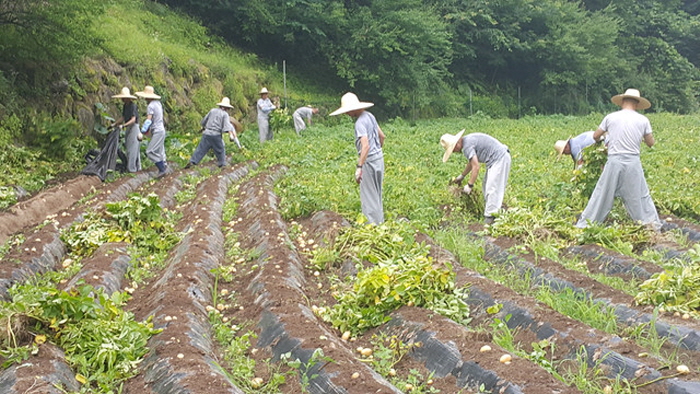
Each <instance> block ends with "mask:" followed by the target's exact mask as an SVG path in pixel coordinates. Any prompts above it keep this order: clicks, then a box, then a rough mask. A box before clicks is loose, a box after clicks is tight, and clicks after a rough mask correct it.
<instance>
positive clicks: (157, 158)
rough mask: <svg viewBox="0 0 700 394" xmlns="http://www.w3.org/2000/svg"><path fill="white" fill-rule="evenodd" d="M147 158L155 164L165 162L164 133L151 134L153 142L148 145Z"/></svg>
mask: <svg viewBox="0 0 700 394" xmlns="http://www.w3.org/2000/svg"><path fill="white" fill-rule="evenodd" d="M146 156H148V158H149V159H150V160H151V161H152V162H154V163H158V162H161V161H165V159H166V157H165V132H164V131H158V132H155V133H153V132H151V142H149V143H148V148H146Z"/></svg>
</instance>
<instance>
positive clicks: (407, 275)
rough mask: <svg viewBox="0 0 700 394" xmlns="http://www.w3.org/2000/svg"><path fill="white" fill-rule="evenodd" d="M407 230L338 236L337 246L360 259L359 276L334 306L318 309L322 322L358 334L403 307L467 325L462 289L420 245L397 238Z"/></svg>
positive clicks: (392, 227)
mask: <svg viewBox="0 0 700 394" xmlns="http://www.w3.org/2000/svg"><path fill="white" fill-rule="evenodd" d="M411 231H412V230H411V229H410V227H409V226H408V225H406V224H401V223H394V222H389V223H384V224H382V225H379V226H374V225H360V226H357V227H353V228H350V229H347V230H345V232H344V234H347V233H351V234H349V235H346V236H345V237H343V238H341V236H339V240H338V241H336V244H335V245H337V246H338V250H344V251H345V252H342V254H347V253H350V255H351V256H353V258H355V259H358V264H357V267H358V268H359V271H358V273H357V277H356V278H355V279H354V280H351V281H350V282H348V283H346V284H345V286H344V287H343V288H342V289H341V290H340V291H339V292H338V293H337V296H336V299H337V304H335V305H333V306H332V307H331V308H330V309H328V310H326V309H321V310H322V311H323V312H322V313H321V314H322V317H323V319H324V320H326V321H328V322H330V323H331V324H333V326H334V327H336V328H338V329H339V330H340V331H341V332H345V331H350V332H352V333H355V334H357V333H360V332H363V331H364V330H366V329H369V328H371V327H376V326H378V325H381V324H382V323H385V322H386V321H387V320H388V319H389V318H388V316H386V313H388V312H391V311H392V310H395V309H397V308H399V307H400V306H402V305H416V306H419V307H424V308H426V309H430V310H433V311H435V312H437V313H439V314H441V315H443V316H446V317H449V318H451V319H453V320H455V321H457V322H460V323H465V324H466V323H467V322H468V321H469V307H468V306H467V304H466V303H465V302H464V301H463V299H464V292H465V289H458V288H456V287H455V283H454V276H455V274H454V272H453V271H452V269H451V267H450V266H443V265H438V264H437V263H435V262H434V261H433V260H432V258H431V257H429V256H427V252H428V249H427V248H426V247H425V246H424V245H420V244H418V243H416V242H415V240H414V239H413V238H412V237H410V238H409V237H406V238H404V237H402V236H401V235H400V234H406V233H407V232H411ZM375 240H376V243H375ZM362 264H368V266H367V267H363V265H362ZM326 312H327V313H326Z"/></svg>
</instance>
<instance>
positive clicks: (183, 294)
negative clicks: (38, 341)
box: [0, 163, 700, 394]
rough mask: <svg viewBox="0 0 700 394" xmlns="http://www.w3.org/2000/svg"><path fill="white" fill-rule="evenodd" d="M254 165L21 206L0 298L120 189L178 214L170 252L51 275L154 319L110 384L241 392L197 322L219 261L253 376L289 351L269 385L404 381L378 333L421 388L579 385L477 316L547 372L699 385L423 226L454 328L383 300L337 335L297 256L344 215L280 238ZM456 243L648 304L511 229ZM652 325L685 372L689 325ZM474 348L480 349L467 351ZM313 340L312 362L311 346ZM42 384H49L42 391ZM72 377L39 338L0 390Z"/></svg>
mask: <svg viewBox="0 0 700 394" xmlns="http://www.w3.org/2000/svg"><path fill="white" fill-rule="evenodd" d="M255 167H256V165H255V163H244V164H241V165H238V166H234V167H231V168H227V169H225V170H224V171H222V172H221V173H218V174H217V175H215V176H211V177H210V178H208V179H205V180H203V181H202V182H201V184H199V185H198V187H197V191H196V196H195V198H194V199H193V200H191V201H189V202H187V203H186V204H182V205H177V203H176V202H175V200H174V195H175V193H177V191H179V190H181V188H182V179H183V177H184V176H185V175H187V174H191V173H192V172H193V171H195V170H189V171H176V172H175V173H173V174H171V175H169V176H167V177H165V178H163V179H160V180H157V181H155V180H153V179H152V174H150V173H144V174H140V175H138V176H136V177H133V178H123V179H120V180H119V181H117V182H115V183H111V184H104V185H99V186H100V187H99V188H95V189H94V190H93V191H92V193H93V194H94V196H93V197H92V198H90V199H87V201H82V200H85V198H84V197H85V193H83V194H80V193H73V194H70V195H74V196H75V198H74V201H73V203H72V204H70V205H69V206H64V204H62V205H59V206H57V207H54V208H51V209H49V210H46V211H44V212H43V213H42V215H43V217H44V219H45V218H46V217H47V216H49V221H48V222H47V223H42V222H43V221H44V220H40V217H41V216H42V215H34V216H35V217H37V218H38V219H34V220H29V221H27V222H26V223H24V224H22V225H21V227H16V228H15V229H19V230H20V231H23V232H24V234H25V237H24V238H26V241H25V242H24V243H22V244H21V245H17V247H15V248H13V249H12V250H11V251H10V252H9V253H8V254H6V256H5V258H3V261H2V262H1V263H0V290H1V291H2V294H3V296H5V297H6V291H7V288H9V287H10V286H11V285H12V284H13V283H16V282H18V281H24V280H26V279H27V278H29V277H30V276H31V275H33V274H36V273H41V272H46V271H48V270H55V269H60V268H61V267H62V264H65V260H64V257H65V246H64V245H63V244H62V242H61V240H60V238H59V237H58V234H59V232H60V231H61V229H65V228H67V227H68V226H70V224H71V223H73V221H75V220H80V218H81V216H82V215H84V214H85V213H87V212H89V211H91V210H99V209H102V208H103V204H104V203H105V202H108V201H118V200H121V199H125V198H126V196H127V194H128V193H130V192H133V191H139V192H142V193H148V192H155V193H156V194H158V195H159V197H160V199H161V204H162V205H163V206H164V207H168V208H169V209H176V210H178V211H179V212H181V213H182V219H180V221H179V223H178V229H179V230H181V231H182V232H183V233H184V234H185V236H184V238H183V239H182V241H181V242H180V243H179V244H178V245H176V246H175V248H173V250H172V251H171V252H170V255H169V258H168V260H167V264H166V267H165V268H164V269H163V270H162V271H161V272H158V273H157V274H156V276H155V278H154V279H153V280H151V281H149V282H147V283H145V284H142V285H140V286H138V287H136V286H134V284H132V283H127V282H126V280H125V275H126V272H127V271H128V269H129V267H130V261H131V257H130V256H129V255H128V251H127V246H128V245H125V244H119V243H114V244H105V245H102V246H101V247H100V248H99V249H98V251H97V252H95V254H94V255H93V256H92V257H91V258H89V259H85V260H84V261H83V268H82V269H81V271H80V272H79V273H78V274H77V275H76V276H75V277H73V278H72V279H71V280H70V281H68V282H67V283H65V284H64V285H65V288H70V287H71V286H74V285H75V284H76V283H77V281H78V280H80V279H82V280H84V281H86V282H87V283H90V284H93V285H95V286H98V287H102V288H104V289H105V290H106V291H108V292H114V291H120V290H121V291H123V290H124V289H125V288H127V287H130V288H134V287H136V289H135V290H134V291H133V292H132V293H133V298H132V299H131V300H130V301H129V303H128V305H127V309H128V310H130V311H132V312H133V313H134V314H135V316H136V318H137V319H139V320H143V319H146V318H147V317H149V316H153V321H154V323H155V326H156V327H157V328H161V329H163V331H162V332H161V333H160V334H157V335H156V336H154V337H152V338H151V340H150V341H149V349H150V351H149V354H148V355H147V356H146V358H145V360H144V361H143V362H142V363H141V365H140V370H141V372H140V374H139V375H138V376H136V377H135V378H134V379H131V380H130V381H128V382H127V384H126V385H125V386H124V388H123V392H124V393H159V394H161V393H207V394H217V393H242V392H243V390H241V388H240V387H237V386H236V384H235V383H234V381H233V380H232V379H231V377H230V372H229V369H228V368H229V367H230V366H227V365H226V362H225V360H223V359H222V356H221V349H220V348H219V345H218V344H216V343H215V342H214V341H213V340H212V328H211V326H210V324H209V320H208V314H209V313H210V311H211V307H212V304H213V299H212V289H213V288H214V281H215V280H217V279H216V278H215V276H214V273H213V272H212V270H213V269H215V268H217V267H221V266H232V265H233V266H235V267H236V272H237V273H236V275H235V278H234V280H233V281H231V282H223V281H220V282H218V283H217V285H216V289H217V291H223V290H225V291H226V292H228V293H230V294H235V295H236V305H235V307H232V308H228V307H226V308H222V311H221V312H222V315H223V316H224V317H225V318H227V319H231V321H235V322H238V323H240V324H242V325H246V326H247V327H249V328H250V329H252V330H254V331H255V333H256V337H257V339H256V341H254V343H253V346H254V347H253V348H252V349H250V351H249V353H248V356H249V357H250V358H252V359H255V360H256V361H257V362H259V363H260V365H261V368H260V372H259V377H260V378H262V379H263V381H266V380H267V379H268V378H269V376H270V374H271V371H269V370H268V368H267V367H264V366H265V365H267V364H265V363H266V362H268V361H267V360H270V361H269V362H271V363H272V365H276V366H277V368H281V369H282V370H290V369H291V368H290V367H289V366H288V365H286V364H285V362H284V358H285V357H290V355H291V359H297V360H299V361H300V366H299V367H298V368H297V369H296V370H295V369H291V370H292V372H293V375H288V376H294V379H288V381H287V382H286V383H285V384H283V385H282V386H281V387H280V390H281V391H282V392H283V393H299V392H304V391H305V392H309V393H401V392H410V391H411V390H410V389H409V388H408V387H397V386H395V385H393V384H392V383H391V382H390V379H389V378H388V377H385V376H382V375H381V374H380V373H379V372H378V371H376V370H375V369H373V368H372V364H371V362H368V360H367V359H366V358H365V357H363V356H361V355H359V354H358V353H357V351H356V348H357V347H358V346H359V347H363V346H364V347H368V346H371V341H372V340H373V338H376V336H378V335H387V336H395V337H398V338H400V339H401V340H402V341H403V342H404V343H411V344H420V346H416V347H413V348H412V350H411V351H410V352H409V353H408V354H407V357H406V358H404V359H402V360H401V361H400V362H399V363H398V364H396V366H395V367H396V371H397V375H398V376H408V375H409V374H410V373H412V371H417V372H418V373H420V375H421V376H423V377H425V379H426V381H427V380H430V384H429V386H430V387H432V388H433V390H435V391H434V392H436V391H438V390H439V392H443V393H457V392H461V393H477V392H480V389H481V390H485V391H486V392H493V393H496V392H498V393H537V394H539V393H560V394H561V393H576V392H579V390H577V389H576V388H573V387H570V386H567V385H565V384H564V383H562V382H561V381H560V380H558V379H557V378H556V377H555V375H554V374H553V371H550V370H547V369H545V368H543V367H541V366H540V365H538V364H537V363H535V362H533V361H530V360H529V359H527V358H524V357H518V356H517V355H515V354H512V361H511V362H510V363H508V364H505V363H502V362H500V361H499V358H500V356H501V355H503V354H506V353H509V352H507V351H506V350H504V349H502V348H500V347H499V346H497V345H496V344H495V343H494V338H493V334H492V328H493V327H494V325H496V324H498V323H499V322H503V323H504V324H505V325H507V327H508V328H509V329H510V330H511V331H512V333H513V335H514V338H515V341H516V342H517V343H519V344H521V345H522V346H523V348H524V350H525V351H528V352H529V351H532V350H533V347H532V344H533V343H537V342H539V341H542V340H547V341H549V342H550V343H553V344H555V346H553V347H552V349H553V351H552V358H553V360H555V361H557V362H559V363H558V365H559V367H558V368H559V369H560V370H559V371H558V372H559V373H561V372H563V369H565V368H566V366H568V365H573V364H574V363H576V362H577V360H578V359H579V358H582V359H583V360H584V361H585V362H586V363H588V365H589V366H590V367H591V368H597V369H599V370H600V371H602V373H604V374H605V375H607V376H608V377H609V378H610V379H611V381H614V380H616V379H626V380H628V381H630V382H633V384H634V385H640V387H639V388H638V391H639V392H641V393H673V394H682V393H698V392H700V379H699V376H698V374H697V372H694V373H692V374H690V375H684V376H682V377H673V376H672V375H673V373H674V371H673V370H671V369H669V368H668V365H667V363H665V360H663V359H657V358H654V357H644V356H642V355H643V354H649V353H650V352H649V349H645V348H644V347H642V346H640V345H639V344H637V343H635V342H633V341H630V340H627V339H625V338H622V337H620V336H618V335H615V334H609V333H604V332H601V331H599V330H596V329H593V328H591V327H590V326H587V325H586V324H584V323H581V322H578V321H575V320H573V319H571V318H569V317H567V316H564V315H562V314H560V313H558V312H556V311H554V310H552V309H551V308H549V307H546V306H544V305H543V304H541V303H539V302H537V301H536V300H535V299H534V298H532V297H530V296H526V295H521V294H518V293H516V292H514V291H513V290H511V289H509V288H507V287H504V286H502V285H500V284H498V283H495V282H494V281H492V280H489V279H487V278H485V277H483V276H482V275H480V274H479V273H477V272H473V271H470V270H468V269H465V268H462V267H461V264H460V263H459V261H458V259H457V258H456V257H455V256H454V255H452V254H451V253H450V252H449V251H447V250H445V249H444V248H442V247H440V246H439V245H438V244H436V243H435V242H434V241H432V240H431V239H430V238H429V237H428V236H427V235H424V234H418V235H417V237H418V239H419V240H420V241H422V242H426V243H428V244H430V245H431V254H432V256H433V258H434V259H435V260H436V261H438V262H447V263H450V264H452V265H453V266H454V267H455V268H454V269H455V273H456V275H457V282H458V284H460V285H464V286H469V288H470V292H469V296H468V298H467V299H466V301H467V302H468V303H469V305H470V307H471V310H472V317H473V321H472V322H471V323H470V324H469V326H462V325H459V324H457V323H455V322H453V321H451V320H449V319H446V318H443V317H441V316H439V315H437V314H435V313H433V312H430V311H428V310H425V309H422V308H416V307H409V306H405V307H402V308H401V309H399V310H397V311H395V312H394V313H392V314H391V320H390V321H389V322H388V323H386V324H385V325H383V326H380V327H378V328H376V329H374V330H372V331H370V332H368V333H366V334H364V335H362V336H360V337H357V338H351V339H344V338H342V337H341V336H342V333H340V332H337V330H335V329H333V328H332V327H331V326H329V325H328V324H327V323H325V322H323V321H321V320H320V318H318V317H317V315H316V314H315V313H314V307H316V306H323V305H325V306H328V305H331V304H332V303H333V302H334V299H333V296H332V291H330V289H329V288H330V284H331V282H330V280H329V277H324V276H323V275H322V276H320V277H319V276H317V275H314V272H313V270H312V269H310V268H309V267H308V266H307V261H306V260H307V258H308V251H309V249H310V245H313V244H323V243H324V242H330V241H332V240H333V238H334V237H335V236H336V235H337V233H338V232H339V231H340V229H341V228H342V227H343V226H348V225H349V224H348V223H347V222H345V221H344V219H343V218H342V217H340V216H339V215H337V214H334V213H332V212H319V213H317V214H315V215H313V216H312V217H310V218H306V219H304V220H302V221H301V222H300V224H296V223H295V228H294V231H295V235H294V236H292V235H291V233H290V231H291V229H290V223H287V222H285V221H284V220H283V218H282V217H281V215H280V212H279V210H278V199H277V197H276V195H275V194H274V192H273V187H274V184H275V182H276V180H277V179H279V178H280V177H282V176H284V173H285V171H286V169H285V168H284V167H282V166H278V167H272V168H268V169H265V170H263V171H260V172H258V173H257V174H253V175H251V174H250V173H251V171H253V170H254V169H255ZM76 183H79V182H76ZM232 186H234V187H232ZM76 187H77V186H76ZM81 187H82V186H81ZM78 196H81V197H78ZM81 199H82V200H81ZM227 199H235V201H236V202H237V209H236V215H235V216H234V218H233V219H232V220H230V221H229V222H228V223H223V222H222V211H223V204H224V202H225V201H226V200H227ZM0 219H1V218H0ZM683 228H685V227H683ZM688 228H689V229H690V230H689V231H688V232H687V233H688V234H692V232H691V231H694V230H692V229H691V228H690V227H688ZM302 230H303V234H305V235H304V236H303V237H302V236H297V235H296V232H297V231H302ZM14 233H17V231H11V232H9V233H8V235H7V238H8V239H9V237H10V236H11V235H12V234H14ZM226 234H235V236H236V238H237V240H238V242H239V245H240V248H241V249H242V250H247V251H254V253H253V255H255V256H256V257H255V258H254V259H252V260H250V261H245V262H233V261H229V258H228V257H227V253H226V247H225V245H226ZM689 238H690V237H689ZM465 241H466V242H480V243H483V245H484V258H485V259H486V260H488V261H490V262H492V263H493V264H501V265H503V266H505V267H508V269H515V270H518V271H519V272H521V273H522V274H523V275H525V274H526V275H528V276H530V277H531V278H533V281H532V282H533V284H534V285H535V286H550V287H553V288H555V289H563V288H569V289H571V290H573V291H574V292H575V293H577V294H582V295H583V296H584V297H588V298H590V299H593V300H595V301H596V302H598V303H600V304H601V305H603V306H605V307H609V308H614V309H615V311H616V312H617V314H618V317H619V322H620V323H621V324H625V325H637V324H641V323H643V322H645V319H649V318H650V313H651V311H650V310H649V308H640V307H637V306H636V305H634V303H633V301H632V299H631V296H629V295H627V294H624V293H622V292H620V291H618V290H615V289H612V288H610V287H608V286H605V285H603V284H601V283H599V282H597V281H595V280H593V279H591V278H590V277H588V276H587V275H585V274H582V273H580V272H577V271H572V270H568V269H566V268H564V267H562V266H561V265H560V264H558V263H557V262H554V261H549V260H547V259H541V258H533V257H532V256H533V255H532V254H529V255H524V256H520V255H513V254H511V253H510V252H509V249H510V247H512V246H513V245H515V244H516V242H515V241H513V240H509V239H490V238H484V237H474V236H467V235H466V234H465ZM679 253H682V251H679ZM563 254H572V255H577V256H584V257H585V259H586V263H587V266H588V267H589V269H590V270H591V271H594V270H598V271H600V272H604V273H607V274H610V275H622V276H625V275H629V276H631V277H637V278H642V279H643V278H646V277H648V276H649V275H651V274H652V273H654V272H658V271H659V268H658V267H656V266H654V265H650V264H648V263H644V262H640V261H635V259H631V258H629V257H626V256H620V255H615V254H613V253H611V252H610V251H607V250H605V249H601V248H595V247H588V248H582V249H580V250H577V249H570V250H567V251H563ZM607 257H610V258H612V260H611V259H609V258H607ZM330 275H348V271H342V270H338V272H332V273H329V276H330ZM495 305H500V306H501V307H500V310H499V311H498V312H497V313H493V312H492V311H490V310H489V307H492V306H495ZM646 321H649V320H646ZM655 324H656V325H657V329H658V331H659V333H664V332H666V333H667V334H668V337H669V338H670V340H669V344H670V343H673V344H675V345H676V346H678V349H679V350H680V351H682V352H684V357H685V359H686V360H688V364H689V366H691V370H693V371H697V370H698V368H699V367H700V358H699V357H698V354H697V351H698V349H697V348H696V347H695V343H696V342H694V341H695V339H693V338H694V336H697V333H698V328H699V327H698V324H697V322H694V321H686V320H682V319H679V318H676V317H674V316H662V317H660V318H659V319H658V320H656V323H655ZM484 345H488V346H489V347H490V348H491V350H490V351H488V352H483V351H481V349H482V347H483V346H484ZM319 350H321V351H322V352H323V355H324V360H325V361H322V362H320V361H319V360H317V359H315V355H316V354H318V351H319ZM56 384H60V385H61V387H62V389H58V388H56ZM79 387H80V385H79V383H77V381H76V379H75V376H74V374H73V373H72V372H71V371H70V368H69V367H68V364H67V363H66V361H65V357H64V356H63V354H62V351H61V349H57V348H55V347H53V346H52V345H50V344H45V345H42V347H41V351H40V352H39V354H37V355H34V356H32V357H30V359H29V360H27V361H26V362H25V363H23V364H22V365H15V366H12V367H10V368H8V369H5V370H4V371H2V373H0V392H3V393H5V392H6V393H24V392H37V393H38V392H42V393H44V392H45V393H62V392H64V391H62V390H64V389H65V390H73V391H75V390H78V389H79Z"/></svg>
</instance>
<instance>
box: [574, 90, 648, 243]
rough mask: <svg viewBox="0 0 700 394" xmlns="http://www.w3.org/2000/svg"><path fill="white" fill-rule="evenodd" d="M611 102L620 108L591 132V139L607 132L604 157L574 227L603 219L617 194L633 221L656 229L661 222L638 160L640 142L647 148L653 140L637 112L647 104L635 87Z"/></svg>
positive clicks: (642, 116)
mask: <svg viewBox="0 0 700 394" xmlns="http://www.w3.org/2000/svg"><path fill="white" fill-rule="evenodd" d="M611 101H612V102H613V103H614V104H615V105H618V106H620V108H621V109H620V110H619V111H616V112H613V113H610V114H608V115H606V116H605V118H603V121H602V122H601V123H600V126H598V129H597V130H596V131H595V132H594V133H593V139H594V140H595V141H600V139H601V138H602V136H603V133H605V132H607V133H608V136H607V138H606V140H605V141H606V143H607V145H608V159H607V161H606V163H605V167H603V173H602V174H600V178H598V182H597V183H596V185H595V189H593V194H591V198H590V199H589V200H588V204H587V205H586V208H585V209H584V211H583V213H582V214H581V216H580V217H579V220H578V222H577V223H576V227H579V228H585V227H588V225H589V224H590V223H591V222H602V221H604V220H605V218H606V217H607V216H608V213H610V210H611V209H612V206H613V201H614V199H615V197H620V198H622V201H623V202H624V205H625V209H626V210H627V213H628V214H629V215H630V217H631V218H632V219H633V220H635V221H639V222H641V223H642V224H645V225H649V226H651V227H652V228H653V229H655V230H660V229H661V221H660V220H659V215H658V213H657V211H656V207H655V206H654V201H652V199H651V194H650V193H649V187H648V186H647V182H646V179H644V170H643V169H642V162H641V161H640V159H639V154H640V145H641V142H642V141H644V143H645V144H646V145H647V146H648V147H652V146H654V144H655V142H656V141H655V140H654V136H653V135H652V130H651V123H650V122H649V119H648V118H647V117H646V116H644V115H642V114H640V113H639V112H637V110H642V109H647V108H649V107H651V103H650V102H649V100H647V99H645V98H644V97H642V96H641V95H640V93H639V90H637V89H627V91H625V93H623V94H618V95H616V96H613V97H612V99H611Z"/></svg>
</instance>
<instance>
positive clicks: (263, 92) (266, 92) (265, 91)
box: [260, 88, 270, 94]
mask: <svg viewBox="0 0 700 394" xmlns="http://www.w3.org/2000/svg"><path fill="white" fill-rule="evenodd" d="M268 93H270V92H268V91H267V88H262V89H260V94H268Z"/></svg>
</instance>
